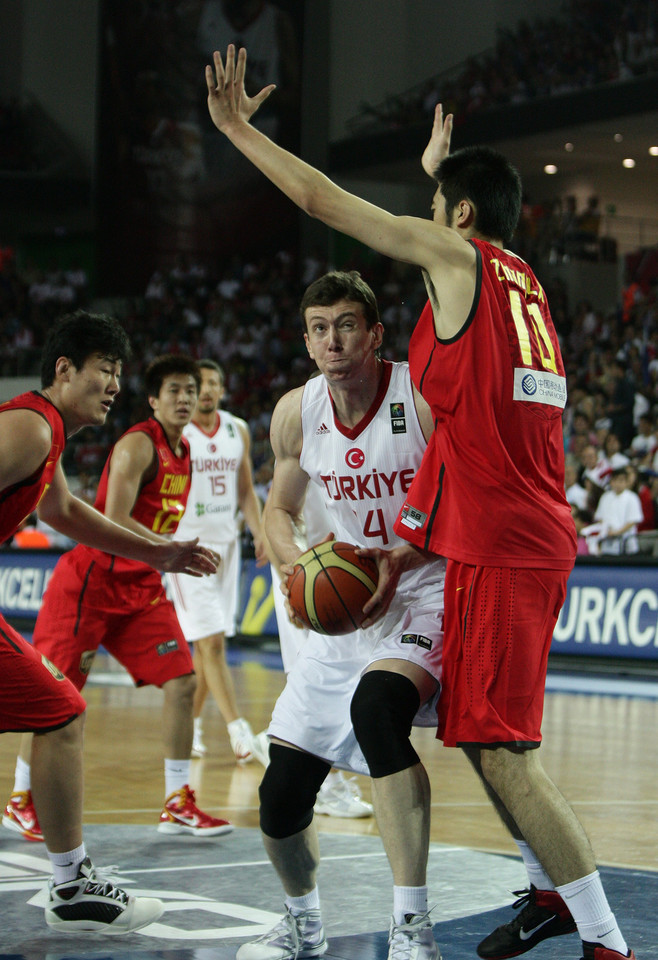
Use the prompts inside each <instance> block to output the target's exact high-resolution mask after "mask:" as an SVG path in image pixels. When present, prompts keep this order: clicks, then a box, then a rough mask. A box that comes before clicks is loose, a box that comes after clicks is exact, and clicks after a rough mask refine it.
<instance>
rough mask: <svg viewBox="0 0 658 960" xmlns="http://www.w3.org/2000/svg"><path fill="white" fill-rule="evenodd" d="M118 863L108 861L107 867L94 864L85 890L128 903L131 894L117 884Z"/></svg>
mask: <svg viewBox="0 0 658 960" xmlns="http://www.w3.org/2000/svg"><path fill="white" fill-rule="evenodd" d="M118 870H119V864H118V863H108V865H107V866H106V867H97V866H93V867H92V869H91V872H90V874H89V876H88V877H87V884H86V886H85V892H86V893H90V894H92V895H93V896H97V897H107V898H108V899H110V900H117V901H118V902H119V903H123V904H127V903H128V900H129V896H128V894H127V893H126V891H125V890H122V889H121V888H120V887H117V886H115V883H116V882H117V880H118V877H117V875H116V874H117V871H118Z"/></svg>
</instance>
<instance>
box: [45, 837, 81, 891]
mask: <svg viewBox="0 0 658 960" xmlns="http://www.w3.org/2000/svg"><path fill="white" fill-rule="evenodd" d="M86 856H87V854H86V852H85V845H84V843H81V844H80V846H79V847H76V848H75V850H69V851H68V852H67V853H51V852H50V850H49V851H48V857H49V859H50V862H51V863H52V865H53V875H54V877H55V884H58V883H69V882H70V881H71V880H75V878H76V877H77V875H78V867H79V866H80V864H81V863H82V861H83V860H84V858H85V857H86Z"/></svg>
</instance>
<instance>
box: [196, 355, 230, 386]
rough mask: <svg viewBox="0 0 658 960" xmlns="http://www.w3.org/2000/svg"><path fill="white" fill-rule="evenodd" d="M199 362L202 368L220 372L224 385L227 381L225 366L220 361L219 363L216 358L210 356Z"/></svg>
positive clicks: (221, 381)
mask: <svg viewBox="0 0 658 960" xmlns="http://www.w3.org/2000/svg"><path fill="white" fill-rule="evenodd" d="M198 364H199V367H200V368H201V370H214V371H215V373H217V374H219V382H220V383H221V385H222V386H224V384H225V383H226V377H225V375H224V368H223V367H222V366H221V365H220V364H219V363H217V361H216V360H210V359H208V358H204V359H203V360H199V361H198Z"/></svg>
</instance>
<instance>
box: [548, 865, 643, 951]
mask: <svg viewBox="0 0 658 960" xmlns="http://www.w3.org/2000/svg"><path fill="white" fill-rule="evenodd" d="M555 889H556V890H557V892H558V893H559V894H560V896H561V897H562V899H563V900H564V902H565V903H566V905H567V906H568V907H569V910H570V911H571V915H572V917H573V918H574V920H575V921H576V926H577V927H578V933H579V934H580V938H581V940H584V941H585V942H586V943H601V944H603V946H604V947H607V948H608V950H616V951H617V952H618V953H621V955H622V956H623V957H625V956H626V955H627V953H628V946H627V944H626V941H625V940H624V938H623V936H622V934H621V930H620V929H619V927H618V926H617V921H616V920H615V916H614V914H613V913H612V911H611V909H610V905H609V904H608V900H607V897H606V895H605V893H604V890H603V884H602V883H601V877H600V876H599V871H598V870H595V871H594V873H590V874H588V875H587V876H586V877H581V878H580V879H579V880H574V881H573V882H572V883H565V884H564V885H563V886H561V887H556V888H555Z"/></svg>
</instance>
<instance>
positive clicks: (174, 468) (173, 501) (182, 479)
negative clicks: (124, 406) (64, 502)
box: [90, 417, 190, 570]
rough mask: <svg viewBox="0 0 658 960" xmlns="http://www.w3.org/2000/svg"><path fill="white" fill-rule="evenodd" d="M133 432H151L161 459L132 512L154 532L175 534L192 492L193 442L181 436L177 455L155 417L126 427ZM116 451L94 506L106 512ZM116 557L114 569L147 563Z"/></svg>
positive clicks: (108, 463)
mask: <svg viewBox="0 0 658 960" xmlns="http://www.w3.org/2000/svg"><path fill="white" fill-rule="evenodd" d="M129 433H146V434H148V436H149V437H150V438H151V440H152V441H153V446H154V447H155V453H156V456H157V462H158V467H157V473H156V475H155V476H154V478H153V479H152V480H150V481H149V482H148V483H146V484H144V486H143V487H142V488H141V490H140V491H139V495H138V497H137V500H136V501H135V505H134V507H133V509H132V513H131V516H132V517H133V518H134V519H135V520H137V521H138V522H139V523H141V524H142V525H143V526H145V527H147V528H148V529H149V530H153V532H154V533H159V534H162V535H163V536H171V535H172V534H173V533H174V532H175V530H176V527H177V526H178V522H179V520H180V518H181V517H182V516H183V513H184V512H185V505H186V503H187V497H188V494H189V492H190V446H189V443H188V442H187V440H186V439H185V438H184V437H181V444H182V446H183V455H182V456H180V457H179V456H177V454H176V453H175V452H174V451H173V450H172V448H171V446H170V445H169V441H168V439H167V435H166V433H165V432H164V429H163V427H162V424H161V423H160V422H159V421H158V420H156V419H155V417H150V418H149V419H148V420H144V421H142V422H141V423H136V424H135V425H134V426H132V427H130V429H129V430H126V433H124V434H123V437H125V436H126V435H127V434H129ZM113 451H114V448H112V450H111V451H110V455H109V456H108V458H107V460H106V462H105V466H104V468H103V473H102V475H101V479H100V482H99V484H98V492H97V494H96V500H95V502H94V506H95V507H96V509H97V510H100V511H101V513H105V501H106V498H107V484H108V479H109V475H110V471H111V469H112V453H113ZM90 549H91V548H90ZM93 552H94V554H101V555H102V551H100V550H94V551H93ZM109 556H110V555H109V554H105V557H109ZM112 560H113V564H112V569H113V570H123V569H126V567H127V566H128V567H131V568H132V567H138V568H142V567H144V566H145V565H144V564H142V563H139V562H138V561H137V560H126V559H124V558H122V557H112Z"/></svg>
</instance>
